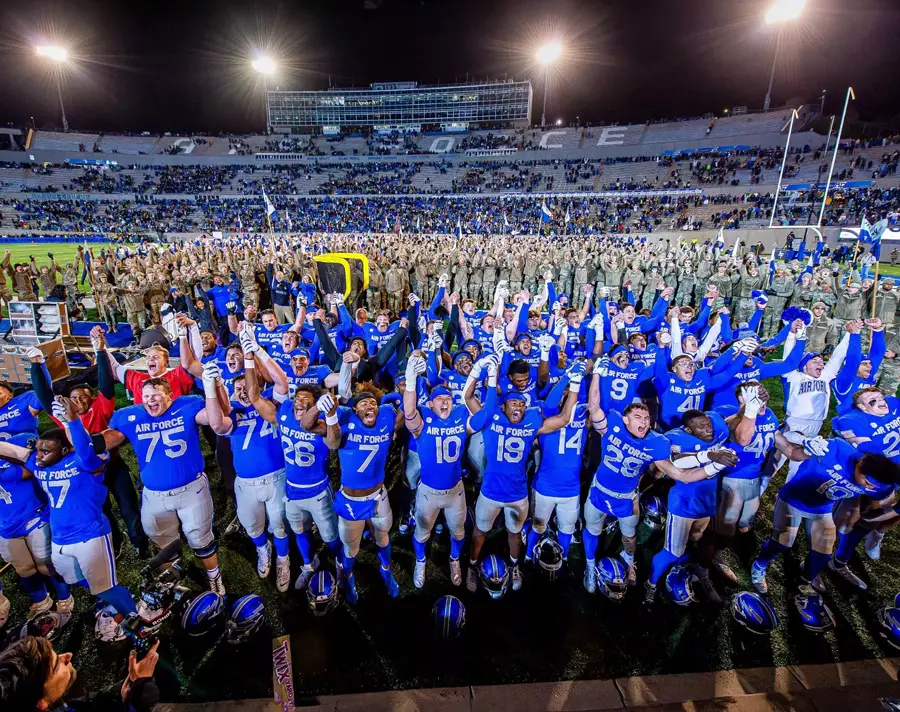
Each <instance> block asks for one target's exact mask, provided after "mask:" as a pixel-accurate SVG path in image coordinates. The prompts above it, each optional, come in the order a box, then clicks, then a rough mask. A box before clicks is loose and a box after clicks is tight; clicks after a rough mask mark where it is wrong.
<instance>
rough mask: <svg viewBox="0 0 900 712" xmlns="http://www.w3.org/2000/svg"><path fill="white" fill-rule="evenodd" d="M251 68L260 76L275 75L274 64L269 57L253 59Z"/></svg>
mask: <svg viewBox="0 0 900 712" xmlns="http://www.w3.org/2000/svg"><path fill="white" fill-rule="evenodd" d="M253 68H254V69H255V70H256V71H257V72H259V73H260V74H275V62H274V61H273V60H272V58H271V57H260V58H259V59H254V60H253Z"/></svg>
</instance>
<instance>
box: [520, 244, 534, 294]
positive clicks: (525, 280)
mask: <svg viewBox="0 0 900 712" xmlns="http://www.w3.org/2000/svg"><path fill="white" fill-rule="evenodd" d="M537 269H538V261H537V257H536V256H535V255H533V254H531V253H530V252H529V254H527V255H526V256H525V266H524V267H523V268H522V284H523V288H524V289H527V290H528V293H529V294H534V293H535V290H536V289H537Z"/></svg>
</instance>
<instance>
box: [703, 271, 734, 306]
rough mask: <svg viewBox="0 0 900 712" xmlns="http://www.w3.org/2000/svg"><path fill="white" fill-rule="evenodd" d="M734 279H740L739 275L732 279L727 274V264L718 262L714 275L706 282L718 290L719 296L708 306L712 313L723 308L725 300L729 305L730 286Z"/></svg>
mask: <svg viewBox="0 0 900 712" xmlns="http://www.w3.org/2000/svg"><path fill="white" fill-rule="evenodd" d="M736 279H740V277H739V275H734V277H732V275H730V274H728V263H727V262H722V261H720V262H718V263H717V264H716V273H715V274H714V275H712V276H711V277H710V278H709V282H708V283H709V284H711V285H713V286H714V287H715V288H716V289H718V290H719V296H718V297H717V298H716V299H715V300H714V301H713V303H712V304H711V305H710V309H712V311H714V312H715V311H718V310H719V309H721V308H722V307H723V306H725V302H726V300H727V301H728V303H729V304H730V302H731V295H732V292H733V290H732V285H733V284H734V281H735V280H736ZM705 292H706V290H704V293H705Z"/></svg>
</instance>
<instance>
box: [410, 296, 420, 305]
mask: <svg viewBox="0 0 900 712" xmlns="http://www.w3.org/2000/svg"><path fill="white" fill-rule="evenodd" d="M418 301H421V300H420V299H419V298H418V297H417V296H416V295H415V294H410V295H409V306H414V305H415V303H416V302H418Z"/></svg>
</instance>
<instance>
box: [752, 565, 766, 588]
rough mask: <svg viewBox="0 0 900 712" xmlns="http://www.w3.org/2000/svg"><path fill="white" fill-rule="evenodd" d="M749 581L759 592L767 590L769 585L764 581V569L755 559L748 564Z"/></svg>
mask: <svg viewBox="0 0 900 712" xmlns="http://www.w3.org/2000/svg"><path fill="white" fill-rule="evenodd" d="M750 582H751V583H752V584H753V588H755V589H756V590H757V591H759V592H760V593H762V594H766V593H768V592H769V585H768V584H767V583H766V569H765V568H764V567H762V566H759V565H758V564H757V563H756V562H755V561H754V562H753V563H752V564H751V565H750Z"/></svg>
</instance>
